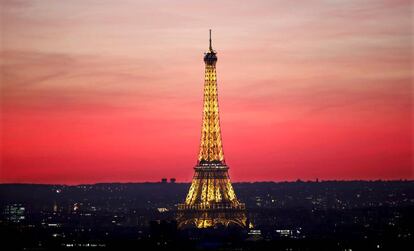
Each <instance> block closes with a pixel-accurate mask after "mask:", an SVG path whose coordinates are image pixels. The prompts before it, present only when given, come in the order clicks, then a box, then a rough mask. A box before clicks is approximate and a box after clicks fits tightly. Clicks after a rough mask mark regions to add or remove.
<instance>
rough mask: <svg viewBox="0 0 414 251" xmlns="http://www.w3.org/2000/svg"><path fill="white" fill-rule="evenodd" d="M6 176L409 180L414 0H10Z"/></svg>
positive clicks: (4, 75)
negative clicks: (215, 155)
mask: <svg viewBox="0 0 414 251" xmlns="http://www.w3.org/2000/svg"><path fill="white" fill-rule="evenodd" d="M0 2H1V6H0V8H1V10H0V11H1V24H0V25H1V52H0V65H1V71H0V77H1V78H0V81H1V100H0V108H1V113H0V115H1V117H0V126H1V127H0V133H1V135H0V136H1V138H0V143H1V144H0V147H1V148H0V154H1V155H0V158H1V162H0V165H1V168H0V182H1V183H9V182H33V183H65V184H79V183H95V182H141V181H158V180H160V179H161V178H162V177H167V178H170V177H176V178H177V180H178V182H187V181H190V180H191V178H192V175H193V172H194V170H193V167H194V166H195V164H196V160H197V154H198V147H199V140H200V131H201V115H202V97H203V93H202V91H203V84H204V83H203V81H204V62H203V53H204V52H205V51H206V50H207V49H208V29H210V28H211V29H213V47H214V49H215V50H217V52H218V54H217V56H218V62H217V73H218V88H219V103H220V116H221V128H222V135H223V146H224V154H225V159H226V162H227V164H228V165H229V167H230V177H231V179H232V180H233V181H270V180H273V181H283V180H296V179H302V180H314V179H316V178H319V179H324V180H327V179H337V180H339V179H346V180H349V179H400V178H402V179H413V178H414V172H413V168H414V162H413V115H412V113H413V90H412V89H413V74H414V73H413V69H414V67H413V57H414V48H413V34H414V32H413V8H414V7H413V2H412V1H410V0H407V1H404V0H402V1H400V0H389V1H381V0H371V1H368V0H367V1H363V0H343V1H342V0H336V1H333V0H332V1H328V0H325V1H321V0H320V1H313V0H310V1H300V2H298V1H287V0H286V1H271V0H269V1H261V0H260V1H182V0H164V1H161V0H148V1H137V0H128V1H115V0H111V1H108V0H95V1H87V0H71V1H56V0H31V1H23V0H14V1H11V0H0Z"/></svg>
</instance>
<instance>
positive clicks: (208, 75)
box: [177, 30, 246, 228]
mask: <svg viewBox="0 0 414 251" xmlns="http://www.w3.org/2000/svg"><path fill="white" fill-rule="evenodd" d="M216 54H217V53H216V51H214V50H213V48H212V45H211V30H210V47H209V50H208V51H207V52H206V53H205V55H204V63H205V76H204V102H203V125H202V128H201V143H200V151H199V154H198V161H197V165H196V166H195V167H194V170H195V173H194V177H193V180H192V182H191V186H190V189H189V191H188V194H187V197H186V199H185V202H184V203H182V204H179V205H178V213H177V221H178V227H179V228H186V227H197V228H207V227H216V226H220V225H222V226H225V227H227V226H231V225H236V226H240V227H245V226H246V214H245V205H244V203H240V202H239V201H238V200H237V197H236V194H235V193H234V190H233V186H232V184H231V182H230V178H229V174H228V169H229V168H228V166H227V165H226V163H225V160H224V153H223V146H222V141H221V130H220V117H219V106H218V94H217V74H216V63H217V56H216Z"/></svg>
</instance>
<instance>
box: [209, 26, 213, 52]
mask: <svg viewBox="0 0 414 251" xmlns="http://www.w3.org/2000/svg"><path fill="white" fill-rule="evenodd" d="M209 50H210V51H213V47H212V46H211V29H210V47H209Z"/></svg>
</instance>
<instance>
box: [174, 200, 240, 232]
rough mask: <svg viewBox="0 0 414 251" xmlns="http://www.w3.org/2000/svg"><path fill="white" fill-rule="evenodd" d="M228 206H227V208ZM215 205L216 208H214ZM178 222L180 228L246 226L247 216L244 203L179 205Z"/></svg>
mask: <svg viewBox="0 0 414 251" xmlns="http://www.w3.org/2000/svg"><path fill="white" fill-rule="evenodd" d="M226 206H227V208H226ZM213 207H214V208H213ZM177 222H178V228H179V229H186V228H212V227H213V228H219V227H226V228H227V227H240V228H245V227H246V224H247V218H246V213H245V206H244V204H239V205H237V206H233V205H220V204H217V205H214V206H209V207H207V208H206V207H204V208H203V209H201V208H200V207H197V209H196V208H195V207H189V206H187V205H185V204H180V205H178V212H177Z"/></svg>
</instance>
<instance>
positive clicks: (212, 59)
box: [204, 29, 217, 65]
mask: <svg viewBox="0 0 414 251" xmlns="http://www.w3.org/2000/svg"><path fill="white" fill-rule="evenodd" d="M216 62H217V56H216V51H214V50H213V47H212V45H211V29H210V46H209V48H208V51H207V52H206V53H204V63H206V64H207V65H215V64H216Z"/></svg>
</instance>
